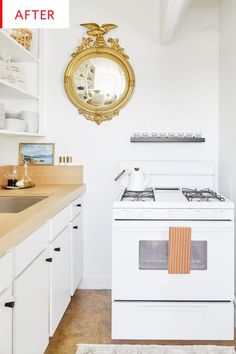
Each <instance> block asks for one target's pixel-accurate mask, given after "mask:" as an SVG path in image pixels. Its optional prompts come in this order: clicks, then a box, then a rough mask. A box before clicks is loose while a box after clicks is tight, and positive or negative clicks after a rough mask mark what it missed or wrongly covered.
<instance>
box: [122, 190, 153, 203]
mask: <svg viewBox="0 0 236 354" xmlns="http://www.w3.org/2000/svg"><path fill="white" fill-rule="evenodd" d="M121 201H133V202H137V201H138V202H139V201H140V202H147V201H155V195H154V191H153V188H147V189H145V190H144V191H140V192H137V191H129V190H127V189H125V190H124V193H123V194H122V196H121Z"/></svg>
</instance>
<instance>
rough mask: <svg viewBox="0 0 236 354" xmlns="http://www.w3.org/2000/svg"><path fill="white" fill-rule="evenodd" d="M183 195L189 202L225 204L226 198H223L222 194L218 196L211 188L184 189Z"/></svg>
mask: <svg viewBox="0 0 236 354" xmlns="http://www.w3.org/2000/svg"><path fill="white" fill-rule="evenodd" d="M182 193H183V194H184V196H185V197H186V199H187V200H188V201H189V202H194V201H196V202H211V201H214V200H219V201H220V202H224V201H225V198H223V197H222V196H221V195H220V194H217V193H216V192H214V191H213V190H211V189H209V188H205V189H200V190H198V189H191V188H182Z"/></svg>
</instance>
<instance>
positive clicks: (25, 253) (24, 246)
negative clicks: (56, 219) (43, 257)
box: [15, 223, 50, 277]
mask: <svg viewBox="0 0 236 354" xmlns="http://www.w3.org/2000/svg"><path fill="white" fill-rule="evenodd" d="M49 235H50V228H49V223H46V224H45V225H43V226H42V227H40V229H38V230H37V231H35V232H34V233H32V234H31V235H30V236H29V237H27V238H26V239H25V240H24V241H23V242H21V243H20V244H19V245H17V246H16V247H15V277H17V276H18V275H19V274H20V273H21V272H22V271H23V270H24V269H25V268H26V267H27V266H28V265H29V264H30V263H31V262H32V261H33V260H34V259H35V258H36V257H37V256H38V255H39V254H40V253H41V252H42V251H43V250H44V249H46V248H47V246H48V244H49Z"/></svg>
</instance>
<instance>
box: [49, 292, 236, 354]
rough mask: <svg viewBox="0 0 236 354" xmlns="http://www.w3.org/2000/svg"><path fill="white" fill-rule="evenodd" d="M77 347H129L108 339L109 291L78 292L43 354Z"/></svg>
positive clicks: (71, 352)
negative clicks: (116, 345)
mask: <svg viewBox="0 0 236 354" xmlns="http://www.w3.org/2000/svg"><path fill="white" fill-rule="evenodd" d="M78 343H89V344H92V343H132V344H134V343H135V342H134V341H123V342H122V341H117V340H116V341H112V339H111V292H110V291H109V290H78V291H77V292H76V293H75V295H74V296H73V298H72V300H71V303H70V305H69V307H68V309H67V311H66V313H65V315H64V317H63V318H62V321H61V323H60V325H59V327H58V328H57V330H56V333H55V334H54V336H53V338H51V339H50V343H49V346H48V348H47V350H46V352H45V354H75V353H76V349H77V344H78ZM137 343H138V344H141V343H142V344H172V345H181V344H182V345H184V344H188V345H189V344H217V345H234V346H236V340H235V341H232V342H229V341H228V342H223V341H218V342H205V341H204V342H203V341H201V342H200V341H198V342H192V341H191V342H190V341H171V342H170V341H146V342H144V341H142V342H140V341H139V342H137Z"/></svg>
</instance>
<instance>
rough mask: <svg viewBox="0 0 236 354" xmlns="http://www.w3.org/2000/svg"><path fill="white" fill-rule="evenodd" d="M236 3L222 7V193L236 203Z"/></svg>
mask: <svg viewBox="0 0 236 354" xmlns="http://www.w3.org/2000/svg"><path fill="white" fill-rule="evenodd" d="M235 24H236V1H235V0H224V1H222V2H221V8H220V118H219V119H220V120H219V121H220V124H219V137H220V139H219V143H220V144H219V172H220V174H219V178H220V180H219V182H220V189H221V191H222V193H224V194H225V195H227V196H228V197H230V198H231V199H233V200H234V201H236V185H235V181H236V159H235V150H236V133H235V132H236V99H235V95H236V25H235Z"/></svg>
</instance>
